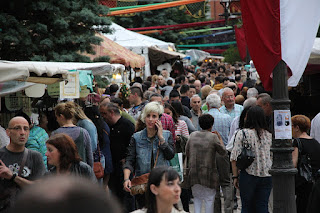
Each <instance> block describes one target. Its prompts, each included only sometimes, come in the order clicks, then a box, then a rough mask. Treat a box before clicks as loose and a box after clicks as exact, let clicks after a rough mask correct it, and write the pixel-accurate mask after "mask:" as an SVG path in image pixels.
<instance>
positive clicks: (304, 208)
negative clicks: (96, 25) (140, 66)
mask: <svg viewBox="0 0 320 213" xmlns="http://www.w3.org/2000/svg"><path fill="white" fill-rule="evenodd" d="M184 74H185V75H179V76H177V77H176V78H175V79H174V78H172V77H170V74H169V72H168V71H167V70H165V69H164V70H162V71H161V74H160V75H153V76H149V77H148V78H146V79H145V80H144V81H143V80H142V79H141V78H140V77H137V78H135V79H134V82H132V83H131V84H130V85H125V84H122V85H120V86H119V85H117V84H111V85H109V86H108V87H107V88H106V89H105V92H104V94H98V93H97V94H95V95H94V96H93V98H91V99H90V101H91V102H90V105H88V104H87V102H86V101H85V102H79V101H67V102H60V103H58V104H57V105H56V106H55V108H54V118H53V117H49V116H48V115H45V114H43V113H42V114H40V123H39V126H35V125H34V124H33V123H32V122H31V120H30V117H29V116H28V115H26V114H25V113H23V112H19V113H17V114H16V116H15V117H13V118H12V119H11V120H10V122H9V124H8V127H7V129H6V130H5V131H6V134H7V136H3V137H2V138H1V142H3V141H9V142H6V143H3V144H2V148H1V149H0V178H1V179H0V212H2V211H3V212H7V211H9V210H10V209H24V210H25V211H27V212H31V209H34V207H33V206H32V205H30V202H33V201H32V199H35V200H36V201H37V202H38V203H39V200H43V203H46V202H48V206H50V205H52V203H50V202H51V201H50V196H48V195H43V197H42V198H41V194H42V193H44V191H43V190H44V189H46V188H47V189H48V190H49V189H50V190H53V191H54V187H52V186H50V187H49V186H45V185H44V184H45V183H47V184H53V185H54V184H57V188H61V187H62V188H63V184H65V186H66V185H68V187H65V189H64V190H63V191H68V190H70V189H71V188H72V189H75V188H77V187H75V183H78V182H77V181H76V182H75V183H74V184H71V183H69V182H70V176H72V177H74V176H76V177H78V178H79V177H80V178H85V179H87V181H89V182H90V183H88V184H89V185H90V184H93V185H99V186H100V187H99V188H100V189H101V188H102V189H103V192H104V193H106V194H111V195H112V196H113V197H115V198H116V200H118V203H119V204H120V205H119V208H118V207H114V208H113V209H114V211H122V212H133V211H135V212H136V213H139V212H168V213H169V212H190V209H189V204H190V203H191V202H193V203H194V212H195V213H200V212H201V209H202V202H203V201H204V203H205V212H206V213H210V212H215V213H219V212H225V213H232V212H233V211H234V210H236V209H239V208H240V204H241V212H243V213H251V212H261V213H267V212H272V208H273V206H272V177H271V175H270V173H269V170H270V169H271V166H272V152H271V151H270V148H271V144H272V134H271V129H272V106H271V99H272V98H271V97H272V96H271V95H270V94H268V93H267V92H266V91H264V89H263V86H262V84H261V82H260V81H259V78H255V77H254V76H256V75H255V74H253V73H252V72H251V71H246V70H245V69H244V66H243V65H242V64H235V65H233V66H232V65H230V64H224V63H220V64H217V63H199V64H198V65H197V66H187V67H185V70H184ZM315 119H316V118H315ZM54 122H57V124H58V126H56V127H55V128H52V126H53V125H52V124H53V123H54ZM314 123H317V121H314ZM310 128H312V134H313V135H317V134H319V135H320V130H319V128H317V127H316V125H313V126H311V122H310V119H309V118H308V117H306V116H304V115H295V116H293V117H292V136H293V147H294V151H293V153H292V157H293V166H295V167H297V168H299V165H300V162H301V158H302V156H304V155H307V156H308V159H309V160H310V164H311V166H312V174H313V181H312V182H310V181H306V180H305V179H303V178H301V175H300V174H299V173H298V174H297V175H296V203H297V212H298V213H302V212H316V210H315V209H318V205H319V202H318V201H319V200H317V199H319V195H320V191H319V190H320V180H318V176H319V175H318V170H319V169H320V157H319V156H320V155H319V154H318V153H319V152H320V144H319V142H318V141H317V140H318V139H317V138H312V137H310V136H309V135H308V132H309V130H310ZM311 136H312V135H311ZM5 137H8V139H9V140H8V139H6V138H5ZM248 147H249V149H250V150H251V152H253V153H254V156H255V157H254V159H253V160H252V162H250V164H249V165H247V166H246V167H245V168H242V167H239V165H240V164H239V161H240V160H239V157H240V156H241V155H242V152H243V149H244V148H248ZM180 153H181V155H182V158H183V162H182V164H179V166H180V171H181V170H182V169H183V174H182V173H178V172H177V171H176V170H175V169H173V168H172V166H173V160H174V158H175V157H176V156H177V155H178V154H180ZM97 161H99V162H101V163H102V165H103V168H104V170H103V171H104V175H103V177H102V178H99V179H97V178H96V175H95V173H94V165H95V162H97ZM319 174H320V173H319ZM145 175H147V176H146V177H148V178H147V179H146V180H145V181H144V182H139V184H137V180H142V178H141V177H144V176H145ZM65 176H66V177H65ZM48 177H49V178H48ZM54 177H56V178H59V177H60V178H61V177H63V178H64V179H61V183H58V182H59V181H58V182H55V181H52V180H50V178H54ZM47 178H48V179H47ZM78 181H80V180H78ZM81 181H83V180H81ZM81 181H80V182H81ZM71 182H72V181H71ZM62 183H63V184H62ZM81 183H82V184H83V182H81ZM59 184H60V185H59ZM80 185H81V184H80ZM80 185H79V186H80ZM41 186H42V187H43V189H35V188H36V187H40V188H41ZM137 188H138V189H137ZM79 189H82V188H81V187H79ZM28 190H29V191H28ZM88 190H90V189H88ZM20 191H22V192H20ZM90 192H92V190H90ZM239 192H240V200H238V196H237V194H238V193H239ZM37 193H38V195H36V194H37ZM48 193H50V192H48ZM65 193H67V192H61V196H62V195H63V196H66V194H65ZM79 193H80V192H79ZM81 193H84V192H83V191H82V192H81ZM101 193H102V192H101V191H99V192H97V194H99V195H100V196H102V194H101ZM20 194H21V196H20ZM28 194H29V195H30V196H31V195H32V196H31V198H28V199H27V195H28ZM70 196H71V195H70ZM74 196H76V195H74ZM103 196H104V195H103ZM52 197H53V198H54V199H53V198H52V199H53V200H55V199H56V200H58V201H59V202H61V203H63V205H66V206H68V208H70V209H71V208H72V207H71V206H70V203H69V204H66V203H65V201H64V200H63V199H58V198H57V197H56V195H52ZM40 198H41V199H40ZM222 198H223V201H224V202H221V199H222ZM66 200H68V199H66ZM98 200H99V199H97V201H98ZM179 200H181V204H182V208H179V207H178V206H177V205H176V204H177V203H178V202H179ZM58 201H57V202H58ZM100 201H101V203H103V205H105V206H108V205H110V202H109V203H108V202H107V201H105V200H103V199H102V200H100ZM87 202H88V203H89V202H92V200H91V199H87ZM111 203H112V202H111ZM222 203H223V205H224V206H223V207H222ZM91 204H92V203H91ZM39 205H40V204H39ZM74 205H78V204H74ZM88 205H89V204H88ZM103 205H102V204H101V206H103ZM44 206H45V205H43V206H42V208H44ZM79 206H82V204H81V205H80V204H79ZM22 207H23V208H22ZM97 207H99V205H97ZM28 209H30V211H29V210H28ZM57 209H59V208H58V207H57ZM75 209H79V211H80V212H82V211H81V209H80V208H75ZM84 209H88V208H85V207H84ZM96 209H97V208H96ZM110 210H111V208H110ZM34 211H36V210H34ZM100 211H101V210H100ZM36 212H37V211H36Z"/></svg>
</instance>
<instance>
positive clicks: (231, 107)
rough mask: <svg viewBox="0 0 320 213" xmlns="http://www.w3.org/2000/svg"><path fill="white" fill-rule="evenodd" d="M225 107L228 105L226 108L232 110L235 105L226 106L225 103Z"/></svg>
mask: <svg viewBox="0 0 320 213" xmlns="http://www.w3.org/2000/svg"><path fill="white" fill-rule="evenodd" d="M225 107H226V109H227V110H228V111H232V110H233V108H234V105H229V106H226V105H225Z"/></svg>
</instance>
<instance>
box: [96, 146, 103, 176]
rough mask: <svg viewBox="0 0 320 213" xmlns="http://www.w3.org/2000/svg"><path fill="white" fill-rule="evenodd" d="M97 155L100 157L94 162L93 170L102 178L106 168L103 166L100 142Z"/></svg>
mask: <svg viewBox="0 0 320 213" xmlns="http://www.w3.org/2000/svg"><path fill="white" fill-rule="evenodd" d="M96 154H97V156H98V159H99V161H97V162H94V163H93V172H94V174H95V176H96V178H97V179H101V178H103V177H104V169H103V166H102V163H101V156H100V155H101V152H100V146H99V144H98V148H97V153H96Z"/></svg>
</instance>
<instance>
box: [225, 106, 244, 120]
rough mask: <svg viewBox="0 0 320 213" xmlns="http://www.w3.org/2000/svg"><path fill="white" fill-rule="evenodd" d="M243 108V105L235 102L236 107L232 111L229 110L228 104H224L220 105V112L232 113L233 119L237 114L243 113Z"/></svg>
mask: <svg viewBox="0 0 320 213" xmlns="http://www.w3.org/2000/svg"><path fill="white" fill-rule="evenodd" d="M242 110H243V106H241V105H239V104H234V107H233V109H232V110H231V111H229V110H228V109H227V108H226V106H222V107H220V112H221V113H223V114H227V115H230V116H231V118H232V119H234V118H235V117H237V116H240V115H241V112H242Z"/></svg>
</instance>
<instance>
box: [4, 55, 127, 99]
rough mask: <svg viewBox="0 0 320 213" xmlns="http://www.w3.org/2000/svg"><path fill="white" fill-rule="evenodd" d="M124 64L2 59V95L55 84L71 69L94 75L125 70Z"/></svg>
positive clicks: (64, 77)
mask: <svg viewBox="0 0 320 213" xmlns="http://www.w3.org/2000/svg"><path fill="white" fill-rule="evenodd" d="M124 69H125V67H124V65H122V64H110V63H73V62H37V61H19V62H18V61H0V96H4V95H7V94H10V93H15V92H18V91H21V90H24V89H26V88H28V87H31V86H33V85H35V84H36V83H37V84H53V83H56V82H58V81H62V80H64V79H66V78H67V75H68V73H69V70H91V71H92V73H93V75H110V74H113V73H118V72H120V73H121V72H123V71H124Z"/></svg>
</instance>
